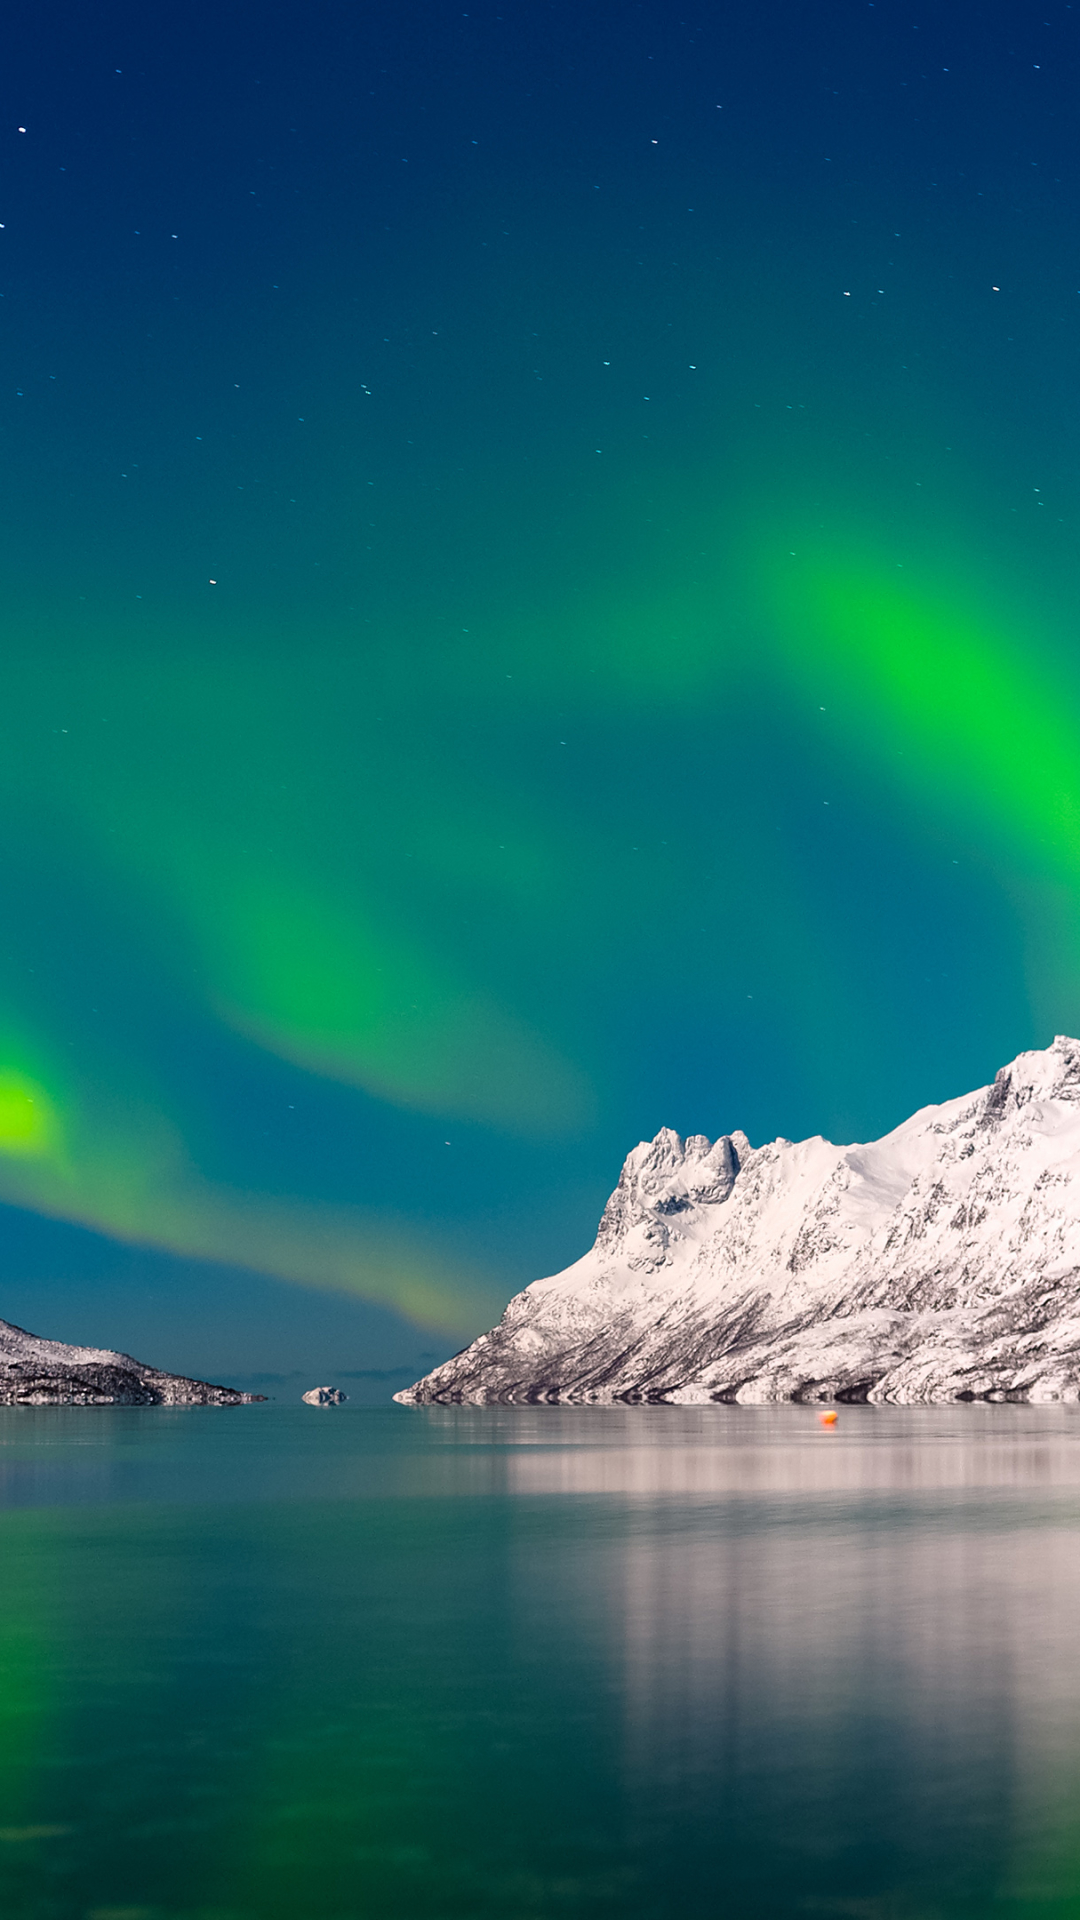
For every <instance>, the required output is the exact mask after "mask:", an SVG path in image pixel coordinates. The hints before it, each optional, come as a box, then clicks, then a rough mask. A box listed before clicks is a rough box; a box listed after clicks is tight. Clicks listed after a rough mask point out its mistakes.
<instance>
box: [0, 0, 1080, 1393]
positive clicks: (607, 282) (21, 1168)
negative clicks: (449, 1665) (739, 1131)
mask: <svg viewBox="0 0 1080 1920" xmlns="http://www.w3.org/2000/svg"><path fill="white" fill-rule="evenodd" d="M1078 11H1080V10H1074V8H1073V7H1070V6H1065V5H1062V4H1060V3H1059V0H1053V4H1046V5H1045V6H1041V7H1037V8H1032V7H1021V6H1019V5H1015V6H993V5H990V6H988V5H986V4H985V0H983V3H982V4H979V5H976V4H974V0H969V3H968V4H961V3H959V0H943V3H942V4H935V5H934V6H933V7H929V8H926V9H924V10H920V8H918V7H913V6H912V5H909V4H904V5H900V4H897V3H896V0H875V4H873V5H868V4H867V3H866V0H852V3H851V4H842V3H836V4H828V5H817V4H795V3H794V0H780V4H777V5H772V6H769V7H762V6H760V5H755V4H750V3H749V0H740V3H739V4H732V5H720V4H714V5H712V6H709V7H698V8H697V9H696V10H695V9H694V8H693V7H687V6H681V5H679V4H670V3H669V4H664V5H660V4H655V0H653V3H652V4H648V5H632V4H627V5H625V6H604V5H594V6H584V7H583V6H582V5H581V4H580V0H576V4H570V0H556V3H554V4H545V3H542V0H532V3H530V4H513V0H499V7H498V10H496V9H495V7H494V5H490V4H485V5H483V6H481V7H480V8H479V9H470V10H469V11H468V12H465V11H463V10H461V9H460V7H456V6H450V5H442V4H434V3H433V0H424V3H421V0H395V3H394V4H393V5H383V6H364V5H357V4H353V5H343V4H328V3H327V0H304V4H303V5H301V4H299V0H284V4H278V5H267V6H264V7H258V6H254V5H252V4H250V0H248V4H244V5H236V4H230V3H229V0H224V3H222V0H218V3H217V4H215V5H213V6H209V5H207V4H205V0H192V3H190V4H188V5H187V6H186V7H185V8H183V9H179V8H176V9H171V10H162V9H160V8H147V7H145V6H138V7H136V6H134V5H127V6H122V5H109V4H105V5H102V6H95V7H93V8H85V7H81V8H76V7H75V6H73V5H66V6H59V5H54V4H50V0H42V3H41V4H38V5H36V6H34V7H32V8H31V7H29V6H23V7H21V8H20V9H17V10H16V11H15V12H14V13H12V14H10V15H9V17H8V19H7V20H6V23H5V59H4V62H3V72H2V74H0V222H2V230H0V341H2V354H0V577H2V590H3V644H2V655H0V657H2V663H3V671H2V683H0V689H2V699H0V741H2V748H0V779H2V782H3V805H2V809H0V862H2V875H3V888H2V900H3V915H2V938H0V1197H2V1199H3V1201H4V1202H5V1203H6V1204H5V1206H4V1207H3V1208H2V1209H0V1275H2V1281H3V1285H2V1288H0V1313H2V1314H3V1315H4V1316H6V1317H7V1318H10V1319H13V1320H16V1321H18V1322H20V1323H21V1324H28V1325H30V1326H31V1327H33V1328H34V1330H35V1331H38V1332H41V1333H47V1334H50V1335H52V1336H54V1337H58V1338H68V1339H76V1340H87V1341H94V1342H102V1343H107V1344H113V1345H119V1346H121V1347H125V1348H129V1349H131V1348H133V1349H135V1350H136V1351H137V1352H139V1353H140V1355H141V1357H143V1358H145V1359H148V1360H152V1361H155V1362H156V1363H158V1364H160V1365H166V1366H173V1367H176V1368H179V1369H185V1370H187V1369H192V1370H196V1371H201V1372H209V1373H219V1374H221V1373H226V1372H230V1373H231V1374H232V1375H240V1374H250V1373H254V1372H256V1371H258V1370H260V1369H261V1370H264V1371H266V1372H273V1371H275V1370H276V1371H278V1372H280V1373H282V1374H288V1373H290V1372H291V1371H292V1370H294V1369H300V1370H303V1369H305V1368H308V1369H311V1368H315V1369H319V1370H320V1371H322V1370H328V1369H333V1370H334V1372H335V1377H336V1376H337V1375H341V1376H342V1377H344V1375H345V1374H347V1373H352V1374H353V1375H354V1376H356V1377H357V1379H359V1378H360V1377H361V1376H363V1375H364V1374H365V1373H366V1372H369V1373H373V1374H378V1373H380V1372H386V1373H387V1374H389V1373H390V1372H391V1371H392V1369H394V1368H395V1367H398V1366H400V1367H402V1368H406V1369H408V1368H413V1366H414V1362H416V1360H417V1359H418V1357H420V1356H425V1355H426V1356H431V1357H441V1356H442V1355H443V1354H444V1353H446V1352H449V1351H450V1350H451V1349H452V1348H453V1347H455V1346H459V1345H461V1344H462V1343H463V1341H464V1340H465V1338H467V1337H469V1336H471V1335H472V1334H474V1333H475V1332H477V1331H479V1329H480V1328H481V1327H482V1326H484V1325H486V1324H489V1322H490V1320H491V1319H492V1318H493V1317H494V1316H496V1315H497V1314H498V1312H499V1311H500V1310H501V1308H502V1306H503V1304H504V1303H505V1301H506V1299H507V1298H508V1297H509V1295H510V1294H511V1293H512V1292H514V1291H515V1290H516V1289H517V1288H518V1287H520V1286H521V1285H523V1284H524V1283H525V1282H526V1281H527V1280H529V1279H530V1278H533V1277H535V1276H536V1275H538V1274H540V1273H544V1272H550V1271H552V1270H554V1269H557V1268H558V1267H560V1266H562V1265H564V1264H565V1263H566V1262H568V1261H569V1260H571V1259H574V1258H576V1257H577V1256H578V1255H579V1254H580V1253H582V1252H583V1251H584V1250H585V1248H586V1247H587V1245H588V1244H589V1242H590V1240H591V1237H592V1234H593V1231H594V1229H595V1224H596V1219H597V1216H598V1214H599V1211H600V1208H601V1206H602V1204H603V1201H604V1198H605V1197H606V1194H607V1193H608V1191H609V1190H610V1188H611V1186H612V1184H613V1183H614V1180H615V1178H616V1176H617V1173H618V1169H619V1165H620V1163H621V1160H622V1158H623V1156H624V1154H625V1153H626V1152H627V1151H628V1149H629V1148H630V1147H632V1146H633V1145H634V1144H635V1142H636V1141H637V1140H638V1139H639V1138H642V1137H646V1136H651V1135H652V1134H653V1133H654V1132H655V1131H656V1129H657V1128H658V1127H660V1126H661V1125H670V1126H673V1127H675V1128H677V1129H678V1130H679V1131H680V1132H682V1133H687V1132H697V1131H701V1132H705V1133H708V1134H710V1135H715V1134H717V1133H719V1132H721V1131H726V1130H728V1129H730V1128H732V1127H735V1126H742V1127H744V1128H745V1129H746V1131H747V1132H748V1133H749V1135H750V1137H751V1139H752V1140H754V1141H755V1143H756V1142H759V1141H761V1140H763V1139H767V1138H772V1137H774V1136H775V1135H776V1134H778V1133H780V1134H785V1135H787V1136H789V1137H800V1136H802V1135H805V1134H809V1133H818V1132H820V1133H825V1134H827V1135H828V1136H829V1137H830V1138H833V1139H838V1140H850V1139H865V1138H868V1137H873V1136H875V1135H877V1134H879V1133H881V1132H883V1131H885V1130H886V1129H887V1128H889V1127H891V1126H893V1125H895V1124H896V1123H897V1122H898V1121H899V1120H901V1119H902V1118H903V1117H904V1116H905V1115H906V1114H908V1113H909V1112H910V1111H912V1110H913V1109H914V1108H916V1107H918V1106H922V1105H925V1104H926V1103H928V1102H930V1101H936V1100H940V1099H943V1098H947V1097H949V1096H952V1095H955V1094H957V1093H960V1092H963V1091H965V1090H966V1089H968V1088H970V1087H974V1086H977V1085H980V1084H982V1083H984V1082H985V1081H986V1080H987V1079H988V1078H989V1077H991V1076H992V1074H993V1072H994V1071H995V1069H996V1068H997V1067H998V1066H999V1065H1001V1064H1002V1063H1003V1062H1004V1061H1006V1060H1008V1059H1010V1058H1011V1057H1012V1056H1013V1055H1014V1054H1015V1053H1017V1052H1018V1051H1019V1050H1020V1049H1022V1048H1025V1047H1032V1046H1044V1045H1046V1044H1048V1042H1049V1040H1050V1039H1051V1037H1052V1036H1053V1034H1054V1033H1055V1032H1072V1033H1076V1032H1078V1031H1080V636H1078V626H1077V613H1078V578H1077V559H1078V540H1077V536H1078V529H1080V468H1078V452H1077V450H1078V446H1080V380H1078V364H1077V354H1078V346H1080V228H1078V222H1077V204H1078V195H1080V157H1078V149H1077V125H1078V114H1080V102H1078V82H1080V31H1078V29H1080V18H1078ZM425 1364H428V1361H427V1360H425ZM391 1384H392V1385H397V1384H400V1381H399V1380H398V1379H396V1378H394V1379H392V1380H391ZM358 1390H360V1389H359V1388H358ZM379 1390H381V1389H379Z"/></svg>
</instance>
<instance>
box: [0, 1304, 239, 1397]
mask: <svg viewBox="0 0 1080 1920" xmlns="http://www.w3.org/2000/svg"><path fill="white" fill-rule="evenodd" d="M263 1398H264V1395H262V1394H261V1393H241V1392H240V1390H239V1389H238V1388H236V1387H218V1386H212V1385H211V1384H210V1383H209V1382H208V1381H206V1380H193V1379H189V1378H188V1376H187V1375H186V1374H179V1373H163V1372H162V1370H161V1369H160V1368H159V1367H148V1366H146V1365H144V1364H143V1362H142V1361H141V1360H133V1359H132V1357H131V1355H130V1354H129V1353H118V1352H115V1351H114V1350H113V1349H112V1348H111V1347H76V1346H70V1345H69V1344H68V1343H67V1342H66V1341H63V1340H44V1339H42V1338H41V1337H40V1336H39V1335H38V1334H35V1333H27V1331H26V1329H25V1328H24V1327H17V1326H15V1325H14V1323H13V1322H12V1321H10V1320H0V1406H4V1407H12V1406H24V1407H25V1406H30V1407H46V1406H67V1407H101V1406H123V1407H147V1406H159V1407H161V1406H165V1407H193V1406H201V1407H233V1406H240V1405H242V1404H249V1403H251V1402H252V1401H255V1400H262V1399H263Z"/></svg>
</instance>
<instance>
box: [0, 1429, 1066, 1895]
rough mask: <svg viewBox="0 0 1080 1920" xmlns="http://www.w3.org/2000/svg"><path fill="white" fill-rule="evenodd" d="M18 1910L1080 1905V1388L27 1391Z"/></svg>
mask: <svg viewBox="0 0 1080 1920" xmlns="http://www.w3.org/2000/svg"><path fill="white" fill-rule="evenodd" d="M0 1501H2V1503H3V1511H2V1513H0V1539H2V1552H0V1912H2V1913H3V1914H4V1916H5V1920H88V1917H90V1916H92V1917H93V1920H286V1916H289V1920H296V1917H298V1916H301V1917H302V1920H307V1917H308V1916H314V1915H316V1914H318V1915H320V1916H326V1920H384V1916H385V1920H459V1917H460V1920H466V1917H468V1920H472V1916H477V1917H478V1920H479V1917H481V1916H483V1917H484V1920H487V1917H488V1916H490V1917H491V1920H496V1916H497V1917H498V1920H532V1917H533V1916H549V1915H550V1916H555V1915H558V1916H578V1915H590V1916H591V1915H597V1914H599V1915H603V1914H606V1913H610V1914H612V1915H616V1914H617V1915H620V1916H622V1915H630V1916H633V1917H634V1920H661V1917H663V1920H667V1917H668V1916H676V1915H678V1916H714V1915H717V1916H718V1915H724V1916H727V1915H731V1916H740V1920H747V1917H753V1920H756V1917H757V1916H780V1915H788V1914H807V1915H830V1914H834V1915H837V1916H841V1915H848V1916H851V1915H869V1916H882V1920H909V1917H911V1920H914V1917H915V1916H918V1917H919V1920H924V1917H925V1920H938V1917H941V1920H945V1917H946V1916H954V1915H956V1916H959V1915H964V1916H967V1915H975V1914H984V1913H986V1912H987V1911H988V1910H989V1911H992V1912H993V1913H995V1914H1001V1915H1003V1916H1018V1915H1029V1914H1030V1915H1043V1916H1048V1917H1051V1916H1060V1915H1066V1914H1069V1915H1072V1914H1076V1913H1080V1626H1078V1623H1080V1413H1078V1411H1077V1410H1076V1409H1070V1408H1062V1407H1059V1408H1047V1409H1033V1408H1027V1407H1021V1406H994V1407H989V1406H965V1407H955V1408H942V1409H929V1408H928V1409H913V1410H901V1409H885V1408H881V1409H874V1408H860V1407H854V1408H850V1409H844V1410H842V1411H841V1415H840V1421H839V1425H838V1427H837V1428H836V1430H835V1431H834V1432H831V1433H830V1432H827V1431H824V1430H822V1429H821V1428H820V1427H819V1425H818V1424H817V1421H816V1419H815V1416H814V1413H813V1410H812V1409H808V1408H792V1407H784V1408H775V1409H766V1408H747V1409H741V1408H735V1407H719V1406H718V1407H704V1408H625V1409H623V1408H618V1409H607V1408H581V1409H574V1408H554V1407H550V1408H549V1407H545V1408H535V1409H534V1408H518V1409H506V1410H501V1409H490V1410H489V1409H476V1410H474V1409H467V1408H459V1409H451V1408H446V1409H441V1408H435V1409H404V1408H397V1407H386V1408H381V1407H379V1408H364V1407H361V1408H354V1407H344V1408H341V1409H327V1410H321V1409H313V1408H308V1407H302V1406H298V1407H293V1406H279V1405H268V1406H261V1407H260V1406H253V1407H241V1408H235V1409H232V1408H230V1409H202V1408H198V1409H165V1408H115V1409H109V1408H95V1409H86V1410H81V1409H74V1408H71V1409H45V1408H42V1409H33V1408H13V1409H6V1410H4V1411H3V1412H2V1413H0Z"/></svg>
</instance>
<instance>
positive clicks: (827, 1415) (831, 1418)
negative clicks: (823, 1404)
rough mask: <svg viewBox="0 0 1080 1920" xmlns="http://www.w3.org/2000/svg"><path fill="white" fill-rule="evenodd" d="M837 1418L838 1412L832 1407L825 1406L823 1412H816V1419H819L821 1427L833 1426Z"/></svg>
mask: <svg viewBox="0 0 1080 1920" xmlns="http://www.w3.org/2000/svg"><path fill="white" fill-rule="evenodd" d="M839 1418H840V1416H839V1414H838V1413H837V1412H836V1411H835V1409H834V1408H833V1407H827V1408H826V1410H825V1412H824V1413H819V1414H818V1419H819V1420H820V1421H821V1424H822V1426H823V1427H835V1425H836V1423H837V1421H838V1419H839Z"/></svg>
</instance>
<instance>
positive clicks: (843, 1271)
mask: <svg viewBox="0 0 1080 1920" xmlns="http://www.w3.org/2000/svg"><path fill="white" fill-rule="evenodd" d="M394 1398H395V1399H396V1400H398V1401H401V1402H403V1403H404V1404H409V1405H422V1404H431V1403H439V1404H453V1403H455V1402H466V1403H470V1404H489V1403H495V1404H498V1403H510V1404H513V1403H515V1402H519V1401H521V1402H531V1403H535V1402H540V1401H552V1402H557V1401H571V1402H575V1403H582V1402H585V1403H589V1402H594V1403H601V1404H602V1403H605V1402H611V1401H624V1402H626V1401H629V1402H634V1401H659V1402H667V1403H671V1404H686V1403H691V1404H693V1403H697V1402H704V1401H709V1400H721V1401H723V1400H735V1401H739V1402H741V1403H743V1404H752V1403H754V1402H767V1401H781V1400H824V1399H829V1400H840V1401H844V1400H847V1401H854V1400H869V1401H871V1402H896V1403H902V1404H912V1403H917V1402H920V1401H930V1402H934V1401H952V1400H957V1399H1020V1400H1033V1401H1052V1400H1076V1399H1080V1041H1078V1040H1075V1039H1072V1038H1071V1037H1069V1036H1068V1035H1058V1036H1057V1037H1056V1038H1055V1040H1054V1042H1053V1044H1052V1046H1050V1047H1047V1048H1045V1049H1043V1050H1041V1051H1032V1052H1028V1053H1022V1054H1020V1055H1018V1056H1017V1058H1016V1059H1015V1060H1013V1061H1011V1062H1010V1063H1009V1064H1008V1065H1007V1066H1005V1067H1002V1068H1001V1069H1000V1071H999V1072H998V1073H997V1075H996V1076H995V1078H994V1080H993V1082H991V1083H990V1084H989V1085H988V1086H985V1087H980V1088H978V1089H976V1090H975V1092H974V1093H970V1094H964V1095H961V1096H960V1097H959V1098H957V1099H955V1100H949V1101H944V1102H942V1103H941V1104H940V1105H936V1106H927V1107H922V1108H920V1109H919V1110H918V1111H917V1112H916V1113H914V1114H912V1115H911V1116H910V1118H909V1119H907V1120H905V1121H904V1122H902V1123H901V1125H900V1126H898V1127H896V1128H894V1129H893V1130H892V1132H890V1133H888V1134H886V1135H884V1136H883V1137H882V1139H880V1140H873V1141H867V1142H860V1143H856V1144H854V1145H851V1146H837V1145H834V1144H833V1143H832V1142H831V1141H828V1140H825V1139H823V1138H822V1137H821V1136H820V1135H815V1136H812V1137H811V1138H810V1139H808V1140H803V1141H789V1140H785V1139H783V1138H780V1139H777V1140H773V1141H769V1142H767V1143H766V1144H765V1145H763V1146H760V1147H757V1148H755V1147H752V1146H751V1145H750V1142H749V1140H748V1139H747V1138H746V1135H745V1134H743V1133H740V1132H737V1131H736V1132H733V1133H731V1134H725V1135H721V1136H720V1138H719V1139H718V1140H715V1141H710V1140H709V1139H708V1138H707V1137H706V1136H705V1135H703V1134H693V1135H690V1136H689V1137H688V1138H687V1139H685V1140H684V1139H682V1138H681V1137H680V1136H679V1135H678V1134H677V1133H675V1132H674V1131H673V1130H672V1129H670V1128H666V1127H665V1128H661V1130H660V1132H659V1133H658V1134H657V1135H656V1136H655V1138H654V1139H653V1140H651V1141H643V1142H641V1143H640V1144H639V1145H638V1146H637V1147H635V1148H634V1149H633V1151H632V1152H631V1153H630V1154H629V1155H628V1156H627V1159H626V1161H625V1162H624V1165H623V1168H622V1172H621V1174H620V1176H619V1181H618V1184H617V1186H616V1188H615V1190H614V1192H613V1194H612V1195H611V1198H610V1199H609V1200H608V1203H607V1206H606V1207H605V1209H604V1212H603V1215H602V1218H601V1221H600V1226H599V1229H598V1232H597V1237H596V1241H595V1243H594V1245H593V1247H592V1248H591V1249H590V1250H589V1252H588V1253H586V1254H584V1255H583V1256H582V1258H581V1259H580V1260H577V1261H575V1262H574V1263H573V1264H572V1265H571V1266H570V1267H567V1268H566V1269H565V1270H564V1271H563V1272H562V1273H559V1274H554V1275H552V1276H550V1277H548V1278H546V1279H542V1280H537V1281H533V1282H532V1284H531V1285H530V1286H528V1287H526V1288H525V1289H524V1290H523V1292H521V1293H519V1294H517V1295H515V1297H514V1298H513V1299H512V1300H511V1301H510V1303H509V1305H508V1306H507V1308H506V1311H505V1313H504V1314H503V1317H502V1319H501V1321H500V1322H499V1324H498V1326H497V1327H494V1328H492V1330H491V1331H490V1332H489V1333H486V1334H482V1335H481V1336H480V1338H479V1339H478V1340H475V1341H474V1342H473V1343H472V1344H471V1346H469V1347H467V1348H465V1349H464V1351H463V1352H462V1353H460V1354H457V1355H455V1356H454V1358H453V1359H452V1360H449V1361H447V1362H446V1363H445V1364H444V1365H443V1366H441V1367H437V1368H435V1369H434V1371H433V1372H432V1373H430V1374H427V1375H425V1377H424V1378H423V1379H422V1380H420V1381H417V1382H416V1384H415V1385H414V1386H412V1387H410V1388H407V1389H405V1390H404V1391H402V1392H400V1393H398V1394H395V1396H394Z"/></svg>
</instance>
